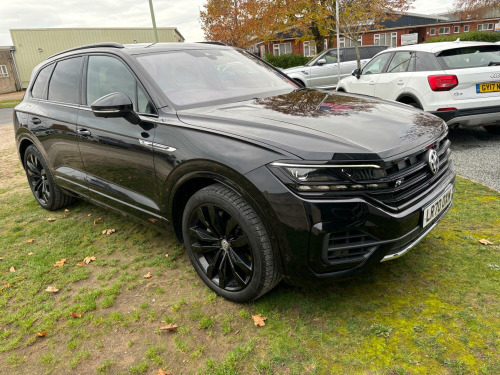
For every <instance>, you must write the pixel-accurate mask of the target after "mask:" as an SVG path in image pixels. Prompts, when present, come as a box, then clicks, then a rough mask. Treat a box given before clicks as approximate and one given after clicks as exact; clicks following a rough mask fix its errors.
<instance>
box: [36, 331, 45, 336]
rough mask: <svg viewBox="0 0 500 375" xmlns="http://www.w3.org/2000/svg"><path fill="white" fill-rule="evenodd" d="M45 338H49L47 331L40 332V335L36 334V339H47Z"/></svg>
mask: <svg viewBox="0 0 500 375" xmlns="http://www.w3.org/2000/svg"><path fill="white" fill-rule="evenodd" d="M45 336H47V331H43V332H38V333H37V334H36V337H45Z"/></svg>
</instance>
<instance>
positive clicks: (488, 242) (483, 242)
mask: <svg viewBox="0 0 500 375" xmlns="http://www.w3.org/2000/svg"><path fill="white" fill-rule="evenodd" d="M479 242H480V243H482V244H483V245H484V246H488V245H493V242H491V241H488V240H487V239H484V238H483V239H481V240H479Z"/></svg>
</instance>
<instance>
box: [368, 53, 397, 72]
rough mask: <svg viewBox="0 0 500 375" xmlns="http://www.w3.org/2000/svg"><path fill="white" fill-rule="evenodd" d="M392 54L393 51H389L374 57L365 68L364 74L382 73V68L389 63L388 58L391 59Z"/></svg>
mask: <svg viewBox="0 0 500 375" xmlns="http://www.w3.org/2000/svg"><path fill="white" fill-rule="evenodd" d="M390 56H391V53H390V52H388V53H383V54H381V55H378V56H376V57H374V58H373V59H372V60H371V61H370V62H369V63H368V64H366V65H365V67H364V68H363V74H365V75H366V74H380V73H382V70H383V69H384V66H385V64H386V63H387V60H389V57H390Z"/></svg>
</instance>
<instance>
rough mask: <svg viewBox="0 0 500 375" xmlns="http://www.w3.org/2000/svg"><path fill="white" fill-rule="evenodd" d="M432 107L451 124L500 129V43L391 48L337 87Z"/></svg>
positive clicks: (420, 45) (433, 110) (494, 130)
mask: <svg viewBox="0 0 500 375" xmlns="http://www.w3.org/2000/svg"><path fill="white" fill-rule="evenodd" d="M337 90H338V91H346V92H352V93H358V94H365V95H372V96H376V97H379V98H383V99H389V100H396V101H398V102H402V103H407V104H410V105H412V106H414V107H417V108H420V109H423V110H425V111H428V112H430V113H432V114H434V115H436V116H438V117H441V118H442V119H443V120H445V121H446V122H447V124H448V126H450V127H456V126H463V127H477V126H484V127H485V129H486V130H487V131H488V132H490V133H492V134H500V46H499V45H496V44H494V43H482V42H460V41H456V42H440V43H428V44H419V45H412V46H404V47H398V48H392V49H388V50H387V51H384V52H382V53H380V54H378V55H377V56H375V57H374V58H373V59H372V60H371V61H370V62H369V63H368V64H366V66H365V67H364V68H363V69H362V70H361V71H358V70H356V71H355V72H353V75H352V76H351V77H347V78H345V79H343V80H342V81H341V82H340V83H339V85H338V88H337Z"/></svg>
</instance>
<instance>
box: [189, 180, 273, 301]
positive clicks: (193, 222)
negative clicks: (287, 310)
mask: <svg viewBox="0 0 500 375" xmlns="http://www.w3.org/2000/svg"><path fill="white" fill-rule="evenodd" d="M182 235H183V239H184V244H185V246H186V250H187V253H188V255H189V259H190V260H191V263H192V264H193V267H194V268H195V270H196V272H198V275H199V276H200V277H201V279H202V280H203V281H204V282H205V284H207V286H208V287H209V288H210V289H212V290H213V291H214V292H216V293H217V294H219V295H221V296H222V297H224V298H226V299H228V300H230V301H233V302H240V303H241V302H249V301H253V300H255V299H257V298H259V297H260V296H262V295H263V294H265V293H267V292H268V291H270V290H271V289H272V288H273V287H274V286H275V285H276V284H278V282H279V281H280V272H279V271H278V266H277V264H276V261H275V259H274V255H273V250H272V247H271V242H270V240H269V236H268V234H267V231H266V229H265V227H264V224H263V223H262V221H261V219H260V218H259V216H258V215H257V213H256V212H255V210H254V209H253V208H252V207H251V206H250V205H249V204H248V203H247V202H246V201H245V199H244V198H242V197H241V196H240V195H239V194H237V193H236V192H235V191H233V190H231V189H229V188H228V187H226V186H224V185H221V184H215V185H210V186H207V187H205V188H203V189H201V190H199V191H198V192H196V193H195V194H194V195H193V196H192V197H191V198H190V199H189V201H188V202H187V204H186V207H185V209H184V214H183V217H182Z"/></svg>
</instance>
